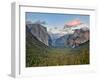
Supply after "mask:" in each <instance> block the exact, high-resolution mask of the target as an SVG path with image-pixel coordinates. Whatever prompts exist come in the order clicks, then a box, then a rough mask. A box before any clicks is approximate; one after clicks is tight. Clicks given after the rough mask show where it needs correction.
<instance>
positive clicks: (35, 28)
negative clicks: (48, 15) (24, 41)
mask: <svg viewBox="0 0 100 80" xmlns="http://www.w3.org/2000/svg"><path fill="white" fill-rule="evenodd" d="M26 26H27V29H28V31H29V32H31V33H32V35H34V36H35V37H36V38H37V39H38V40H39V41H41V42H42V43H44V44H45V45H48V38H49V37H48V33H47V29H46V27H44V26H42V25H41V24H26Z"/></svg>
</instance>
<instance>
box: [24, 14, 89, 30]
mask: <svg viewBox="0 0 100 80" xmlns="http://www.w3.org/2000/svg"><path fill="white" fill-rule="evenodd" d="M25 18H26V21H31V22H33V23H34V22H36V21H45V22H46V24H47V25H48V27H50V28H54V27H57V28H60V27H64V24H65V23H68V22H70V21H73V20H80V21H81V22H83V23H85V24H87V25H88V26H89V21H90V20H89V19H90V16H89V15H79V14H60V13H36V12H26V13H25Z"/></svg>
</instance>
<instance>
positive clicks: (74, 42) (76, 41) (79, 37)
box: [67, 29, 90, 47]
mask: <svg viewBox="0 0 100 80" xmlns="http://www.w3.org/2000/svg"><path fill="white" fill-rule="evenodd" d="M89 37H90V36H89V30H83V29H77V30H75V31H74V34H72V35H70V37H69V39H68V41H67V44H68V45H69V46H72V47H76V46H79V45H80V44H82V43H85V42H87V41H89Z"/></svg>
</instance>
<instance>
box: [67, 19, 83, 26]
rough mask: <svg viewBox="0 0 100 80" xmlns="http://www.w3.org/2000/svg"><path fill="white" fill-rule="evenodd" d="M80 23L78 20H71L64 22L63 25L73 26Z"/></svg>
mask: <svg viewBox="0 0 100 80" xmlns="http://www.w3.org/2000/svg"><path fill="white" fill-rule="evenodd" d="M79 24H81V21H80V20H73V21H70V22H68V23H66V24H65V26H69V27H74V26H77V25H79Z"/></svg>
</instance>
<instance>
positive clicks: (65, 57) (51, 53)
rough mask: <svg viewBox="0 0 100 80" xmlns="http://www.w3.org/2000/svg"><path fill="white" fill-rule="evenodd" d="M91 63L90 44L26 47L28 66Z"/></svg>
mask: <svg viewBox="0 0 100 80" xmlns="http://www.w3.org/2000/svg"><path fill="white" fill-rule="evenodd" d="M81 64H89V44H85V45H82V46H81V47H78V48H42V47H41V48H39V49H38V48H36V47H33V48H29V49H26V67H39V66H58V65H59V66H60V65H81Z"/></svg>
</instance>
